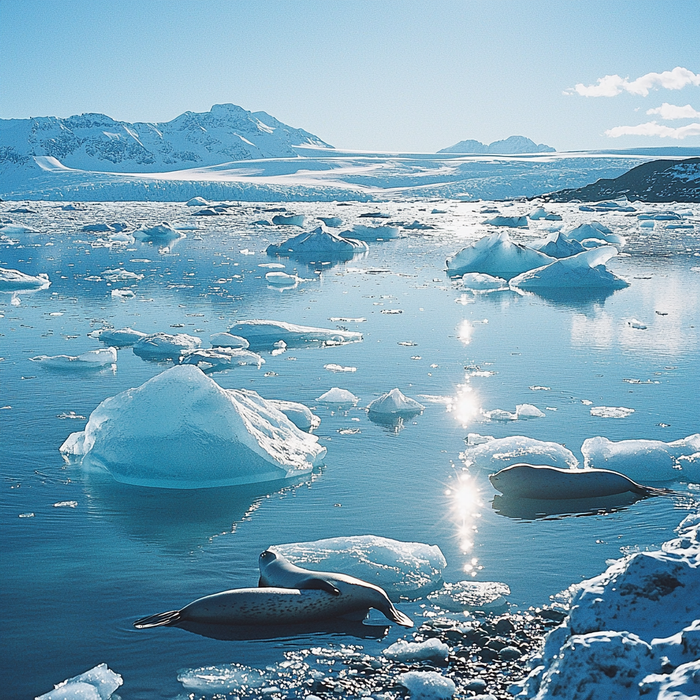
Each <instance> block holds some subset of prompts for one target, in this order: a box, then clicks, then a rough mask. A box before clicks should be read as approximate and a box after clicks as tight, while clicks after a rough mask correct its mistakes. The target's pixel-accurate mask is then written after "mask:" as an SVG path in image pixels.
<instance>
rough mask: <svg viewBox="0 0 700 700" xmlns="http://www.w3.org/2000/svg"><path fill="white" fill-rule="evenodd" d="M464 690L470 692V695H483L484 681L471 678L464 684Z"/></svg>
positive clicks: (484, 689)
mask: <svg viewBox="0 0 700 700" xmlns="http://www.w3.org/2000/svg"><path fill="white" fill-rule="evenodd" d="M464 689H465V690H471V692H472V693H485V692H486V681H485V680H484V679H483V678H472V679H471V680H470V681H467V682H466V683H465V684H464Z"/></svg>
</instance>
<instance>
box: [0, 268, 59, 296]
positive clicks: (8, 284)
mask: <svg viewBox="0 0 700 700" xmlns="http://www.w3.org/2000/svg"><path fill="white" fill-rule="evenodd" d="M49 286H51V282H50V280H49V276H48V275H46V274H44V273H42V274H40V275H36V276H34V275H26V274H25V273H24V272H20V271H19V270H11V269H9V268H3V267H0V292H18V291H21V290H23V289H46V288H47V287H49Z"/></svg>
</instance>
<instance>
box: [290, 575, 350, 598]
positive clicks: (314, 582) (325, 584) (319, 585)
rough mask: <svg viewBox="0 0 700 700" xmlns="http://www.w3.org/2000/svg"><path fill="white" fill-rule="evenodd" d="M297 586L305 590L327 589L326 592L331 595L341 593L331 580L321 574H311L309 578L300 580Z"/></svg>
mask: <svg viewBox="0 0 700 700" xmlns="http://www.w3.org/2000/svg"><path fill="white" fill-rule="evenodd" d="M296 587H297V588H302V589H305V590H314V591H326V593H330V594H331V595H340V591H339V590H338V589H337V588H336V587H335V586H334V585H333V584H332V583H331V582H330V581H327V580H326V579H325V578H320V577H319V576H309V578H307V579H305V580H303V581H300V582H299V583H298V584H297V586H296Z"/></svg>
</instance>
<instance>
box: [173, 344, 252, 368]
mask: <svg viewBox="0 0 700 700" xmlns="http://www.w3.org/2000/svg"><path fill="white" fill-rule="evenodd" d="M177 361H178V362H179V363H180V364H181V365H196V366H197V367H199V369H201V370H202V371H203V372H221V371H223V370H226V369H232V368H233V367H243V366H245V365H251V366H254V367H257V368H258V369H260V367H261V365H264V364H265V360H263V358H262V357H260V355H258V354H257V353H255V352H250V350H243V348H223V347H220V348H204V349H202V348H196V349H195V350H185V351H184V352H183V353H182V354H181V355H180V357H179V358H177Z"/></svg>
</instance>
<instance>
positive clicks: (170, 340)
mask: <svg viewBox="0 0 700 700" xmlns="http://www.w3.org/2000/svg"><path fill="white" fill-rule="evenodd" d="M201 345H202V341H201V339H200V338H197V337H195V336H193V335H187V334H186V333H176V334H175V335H170V334H169V333H153V334H151V335H147V336H146V337H145V338H140V339H139V340H137V341H136V343H134V354H136V355H138V356H139V357H141V358H143V359H144V360H172V359H175V358H178V357H179V356H180V355H181V354H182V353H183V352H185V351H187V350H196V349H197V348H198V347H200V346H201Z"/></svg>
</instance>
